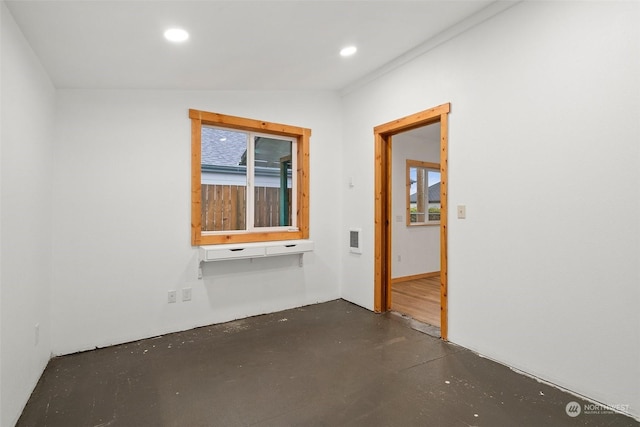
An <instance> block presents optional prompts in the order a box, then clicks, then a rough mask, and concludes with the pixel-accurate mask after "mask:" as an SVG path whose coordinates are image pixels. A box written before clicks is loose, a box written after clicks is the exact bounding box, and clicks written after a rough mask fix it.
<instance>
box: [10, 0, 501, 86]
mask: <svg viewBox="0 0 640 427" xmlns="http://www.w3.org/2000/svg"><path fill="white" fill-rule="evenodd" d="M5 3H6V4H7V7H8V8H9V10H10V11H11V14H12V15H13V17H14V19H15V20H16V22H17V23H18V25H19V26H20V28H21V30H22V32H23V34H24V35H25V37H26V39H27V40H28V42H29V43H30V45H31V46H32V48H33V50H34V51H35V53H36V54H37V55H38V57H39V58H40V60H41V62H42V64H43V66H44V67H45V69H46V70H47V72H48V73H49V75H50V77H51V79H52V81H53V83H54V85H55V86H56V87H58V88H86V89H201V90H202V89H213V90H337V91H339V90H343V89H344V88H345V87H348V86H349V85H352V84H354V82H357V81H358V80H360V79H362V78H364V77H366V76H369V75H371V74H372V73H374V72H376V70H380V69H381V68H384V67H388V66H389V64H393V62H394V61H396V60H397V59H398V58H399V57H401V56H402V55H403V54H405V53H406V52H408V51H411V50H413V49H416V47H419V46H420V45H423V44H424V43H426V42H428V41H429V40H431V39H433V38H434V37H435V36H437V35H438V34H439V33H441V32H443V31H444V30H446V29H448V28H450V27H451V26H453V25H455V24H457V23H459V22H461V21H463V20H465V19H466V18H468V17H470V16H472V15H474V14H476V13H478V12H479V11H480V10H482V9H484V8H486V7H488V6H489V5H490V4H491V3H493V2H492V1H489V0H487V1H484V0H457V1H451V0H445V1H437V0H412V1H403V0H377V1H368V0H349V1H335V0H288V1H272V0H260V1H246V0H235V1H219V0H199V1H188V0H179V1H178V0H175V1H161V0H137V1H128V0H109V1H106V0H105V1H94V0H74V1H62V0H42V1H37V0H32V1H27V0H6V1H5ZM173 26H177V27H181V28H184V29H186V30H187V31H188V32H189V33H190V38H189V40H188V41H187V42H185V43H182V44H172V43H170V42H167V41H166V40H164V38H163V36H162V34H163V32H164V31H165V30H166V29H167V28H169V27H173ZM350 44H353V45H356V46H357V47H358V52H357V53H356V54H355V55H354V56H352V57H350V58H343V57H341V56H340V55H339V51H340V49H341V48H342V47H344V46H346V45H350Z"/></svg>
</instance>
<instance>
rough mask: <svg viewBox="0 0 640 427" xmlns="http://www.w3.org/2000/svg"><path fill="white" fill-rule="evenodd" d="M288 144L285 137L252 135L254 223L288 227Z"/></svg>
mask: <svg viewBox="0 0 640 427" xmlns="http://www.w3.org/2000/svg"><path fill="white" fill-rule="evenodd" d="M291 149H292V143H291V141H288V140H283V139H278V138H273V137H264V136H256V137H255V138H254V168H255V172H254V173H255V180H254V187H255V188H254V194H255V202H254V203H255V208H254V226H255V227H278V226H290V225H292V224H291V202H292V199H291V197H292V194H291V189H292V187H293V181H292V174H291V171H292V157H291Z"/></svg>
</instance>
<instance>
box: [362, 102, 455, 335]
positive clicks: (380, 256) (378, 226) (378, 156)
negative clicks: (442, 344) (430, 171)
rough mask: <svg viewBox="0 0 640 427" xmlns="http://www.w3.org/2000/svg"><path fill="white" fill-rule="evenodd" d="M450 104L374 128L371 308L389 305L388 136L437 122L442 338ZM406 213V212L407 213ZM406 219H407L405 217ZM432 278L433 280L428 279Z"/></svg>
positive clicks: (382, 308) (442, 325)
mask: <svg viewBox="0 0 640 427" xmlns="http://www.w3.org/2000/svg"><path fill="white" fill-rule="evenodd" d="M449 111H450V104H449V103H447V104H443V105H439V106H437V107H434V108H431V109H428V110H425V111H421V112H419V113H416V114H412V115H410V116H407V117H403V118H400V119H397V120H394V121H392V122H389V123H385V124H382V125H379V126H376V127H375V128H374V135H375V139H374V143H375V227H374V228H375V272H374V282H375V284H374V309H375V311H376V312H385V311H388V310H390V309H391V308H392V284H393V281H392V279H391V275H392V244H391V243H392V220H393V218H392V215H393V212H394V211H393V205H392V203H393V201H392V196H393V189H392V175H391V174H392V139H393V137H394V136H397V135H398V134H401V133H403V132H407V131H411V130H413V129H418V128H421V127H425V126H429V125H434V124H439V139H440V146H439V150H440V155H439V168H440V212H439V214H440V215H439V235H440V239H439V244H440V263H439V267H440V271H439V284H440V286H439V288H440V289H439V294H440V301H439V302H440V336H441V337H442V339H444V340H446V339H447V336H448V328H447V314H448V313H447V286H448V281H447V211H448V204H447V182H448V175H447V173H448V167H447V162H448V114H449ZM408 215H410V213H408ZM407 221H408V219H407ZM432 280H433V279H432Z"/></svg>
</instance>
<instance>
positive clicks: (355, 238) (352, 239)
mask: <svg viewBox="0 0 640 427" xmlns="http://www.w3.org/2000/svg"><path fill="white" fill-rule="evenodd" d="M361 233H362V229H360V228H352V229H350V230H349V252H353V253H354V254H361V253H362V246H361V245H362V240H361V239H360V234H361Z"/></svg>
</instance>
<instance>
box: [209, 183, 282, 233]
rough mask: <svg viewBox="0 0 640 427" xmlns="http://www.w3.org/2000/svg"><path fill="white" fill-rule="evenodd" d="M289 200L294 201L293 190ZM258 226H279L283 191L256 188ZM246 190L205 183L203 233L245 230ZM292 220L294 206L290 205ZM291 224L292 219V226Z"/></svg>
mask: <svg viewBox="0 0 640 427" xmlns="http://www.w3.org/2000/svg"><path fill="white" fill-rule="evenodd" d="M287 191H288V192H289V200H291V189H290V188H289V189H287ZM254 200H255V206H256V207H255V213H254V215H255V217H254V218H255V227H277V226H279V225H280V189H279V188H277V187H276V188H274V187H256V188H255V199H254ZM246 210H247V187H244V186H240V185H217V184H202V231H228V230H246V228H247V227H246V214H245V212H246ZM289 218H291V203H289ZM290 224H291V221H290V220H289V224H287V225H290Z"/></svg>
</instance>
